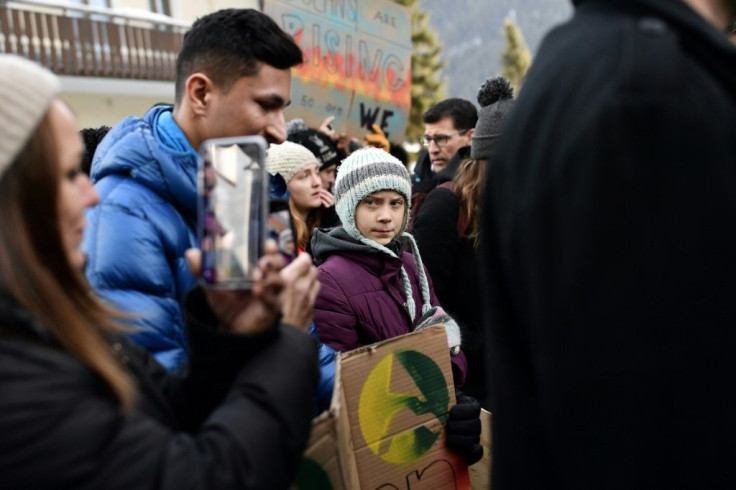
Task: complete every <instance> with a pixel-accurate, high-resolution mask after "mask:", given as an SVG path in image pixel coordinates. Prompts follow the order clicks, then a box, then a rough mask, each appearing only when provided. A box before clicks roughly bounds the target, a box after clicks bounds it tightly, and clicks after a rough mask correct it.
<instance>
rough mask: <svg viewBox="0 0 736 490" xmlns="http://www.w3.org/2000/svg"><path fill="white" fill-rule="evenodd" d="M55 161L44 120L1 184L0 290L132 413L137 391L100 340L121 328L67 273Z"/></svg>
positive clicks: (80, 280)
mask: <svg viewBox="0 0 736 490" xmlns="http://www.w3.org/2000/svg"><path fill="white" fill-rule="evenodd" d="M57 155H58V152H57V146H56V142H55V141H54V137H53V131H52V125H51V122H50V119H49V117H48V114H47V115H46V117H45V118H44V119H43V121H42V122H41V123H40V125H39V126H38V127H37V128H36V131H35V132H34V134H33V135H31V138H30V140H29V141H28V143H27V144H26V146H25V147H24V149H23V150H22V151H21V152H20V154H19V155H18V156H17V157H16V158H15V160H14V161H13V162H12V164H11V165H10V166H9V167H8V168H7V170H6V171H5V174H4V175H3V176H2V178H0V222H1V223H2V224H3V225H2V226H0V284H1V285H2V287H3V288H4V289H5V291H6V292H7V293H8V294H10V295H11V296H12V297H13V298H14V299H15V301H17V302H18V304H20V305H21V306H22V307H24V308H25V309H26V310H28V312H29V313H30V314H31V315H33V316H34V318H36V320H38V321H40V322H41V324H42V325H44V327H45V328H46V330H47V331H48V332H49V334H50V335H51V336H52V337H53V338H54V339H55V340H56V341H57V342H58V343H59V344H60V345H61V347H62V348H63V349H65V350H66V351H67V352H68V353H69V354H71V355H72V356H73V357H75V358H77V359H78V360H79V361H80V362H82V363H83V364H85V365H86V366H87V367H88V368H89V369H91V370H92V371H93V372H95V373H96V374H97V375H99V376H100V377H101V378H102V380H103V381H104V382H105V383H106V384H107V385H108V386H109V388H110V389H111V390H112V392H113V393H114V394H115V396H116V397H117V399H118V400H119V402H120V404H121V405H122V407H123V408H124V410H125V411H130V409H131V408H132V405H133V403H134V398H135V393H136V390H135V384H134V382H133V380H132V378H131V377H130V376H129V375H128V373H127V372H126V371H125V370H124V369H123V367H122V366H121V364H119V362H118V361H117V359H116V358H115V357H114V355H113V352H112V349H111V347H110V344H109V342H107V341H106V339H105V338H104V332H106V331H108V332H109V331H121V330H123V328H122V327H120V326H118V325H117V324H116V323H114V322H113V321H112V320H111V318H115V317H116V315H115V313H114V312H113V311H112V310H111V309H108V308H106V307H105V306H103V305H102V304H101V303H100V302H99V301H98V300H97V299H96V298H95V297H94V295H93V294H92V292H91V291H90V288H89V286H88V285H87V282H86V280H85V278H84V276H83V275H82V273H81V272H80V271H77V270H75V269H74V268H73V267H72V266H71V264H70V263H69V260H68V258H67V254H66V251H65V250H64V247H63V245H62V238H61V231H60V228H59V221H58V216H59V209H58V194H59V181H60V179H61V178H62V176H61V175H60V174H61V170H60V168H59V161H58V156H57ZM111 315H112V316H111ZM117 317H118V318H122V316H117Z"/></svg>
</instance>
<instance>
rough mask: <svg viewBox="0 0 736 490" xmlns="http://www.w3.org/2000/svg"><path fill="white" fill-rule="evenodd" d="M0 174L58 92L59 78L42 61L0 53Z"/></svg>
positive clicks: (20, 148)
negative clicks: (40, 62) (44, 66)
mask: <svg viewBox="0 0 736 490" xmlns="http://www.w3.org/2000/svg"><path fill="white" fill-rule="evenodd" d="M0 74H2V75H0V177H2V175H3V173H5V170H7V168H8V166H9V165H10V164H11V163H12V162H13V160H15V158H16V157H17V156H18V153H20V151H21V150H22V149H23V147H24V146H25V145H26V143H27V142H28V139H29V138H30V137H31V135H32V134H33V131H34V130H35V129H36V127H37V126H38V125H39V124H40V123H41V119H43V116H44V115H45V114H46V111H48V109H49V106H50V105H51V102H52V101H53V100H54V99H55V98H56V95H57V94H58V93H59V89H60V83H59V79H58V78H56V76H55V75H54V74H53V73H51V72H50V71H48V70H46V69H45V68H42V67H41V66H40V65H37V64H36V63H33V62H32V61H28V60H26V59H24V58H21V57H19V56H14V55H8V54H1V55H0Z"/></svg>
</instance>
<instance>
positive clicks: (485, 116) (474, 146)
mask: <svg viewBox="0 0 736 490" xmlns="http://www.w3.org/2000/svg"><path fill="white" fill-rule="evenodd" d="M478 103H479V104H480V111H478V123H477V124H476V125H475V133H473V136H472V143H471V146H470V158H475V159H482V160H488V159H489V158H490V155H491V149H492V148H493V144H494V142H495V140H496V138H498V136H500V135H501V131H503V127H504V126H505V124H506V119H508V115H509V113H510V112H511V108H512V107H513V106H514V89H513V88H512V87H511V84H509V81H508V80H506V79H505V78H504V77H496V78H489V79H488V80H486V81H485V82H483V85H481V87H480V88H479V89H478Z"/></svg>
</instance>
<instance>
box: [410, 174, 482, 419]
mask: <svg viewBox="0 0 736 490" xmlns="http://www.w3.org/2000/svg"><path fill="white" fill-rule="evenodd" d="M449 167H450V165H448V168H449ZM445 170H446V169H445ZM440 174H441V172H440ZM463 212H464V211H463ZM459 213H460V202H459V201H458V199H457V197H456V196H455V194H454V193H453V191H452V190H450V189H448V188H445V187H438V188H436V189H434V190H433V191H432V192H430V193H429V194H428V195H427V198H426V199H425V201H424V204H423V205H422V209H421V210H420V211H419V214H418V215H417V216H416V217H415V219H414V228H413V230H412V235H414V238H415V240H416V242H417V246H418V247H419V252H420V253H421V255H422V261H423V262H424V265H425V266H426V268H427V271H428V272H429V275H430V276H431V277H432V284H433V285H434V291H435V293H436V294H437V299H439V302H440V304H441V305H442V307H443V308H444V309H445V310H446V311H447V312H448V313H449V314H450V315H451V316H452V317H453V318H454V319H455V320H456V321H457V322H458V325H460V331H461V332H462V338H463V342H462V349H463V352H464V353H465V356H466V358H467V360H468V375H467V377H466V379H465V384H464V385H463V392H464V393H466V394H467V395H470V396H472V397H474V398H475V399H477V400H478V401H479V402H480V404H481V406H482V407H484V408H486V409H488V408H490V407H491V405H490V403H489V400H488V399H487V397H486V392H487V387H486V377H485V370H486V365H485V363H486V362H487V350H486V349H485V346H484V341H483V337H484V336H483V333H482V332H483V331H482V322H483V319H482V314H481V311H482V309H481V304H482V298H483V296H482V294H481V287H480V279H479V278H480V274H479V273H478V271H479V267H480V260H479V257H478V252H477V251H476V249H475V248H474V246H473V239H472V238H470V234H471V230H470V228H469V227H468V228H466V231H465V234H464V235H463V236H462V237H460V236H458V216H459Z"/></svg>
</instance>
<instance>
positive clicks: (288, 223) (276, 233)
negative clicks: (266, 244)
mask: <svg viewBox="0 0 736 490" xmlns="http://www.w3.org/2000/svg"><path fill="white" fill-rule="evenodd" d="M268 207H269V211H268V219H267V220H266V238H267V239H269V238H270V239H271V240H274V241H275V242H276V243H277V245H278V247H279V252H280V253H281V255H283V256H284V258H285V259H286V262H287V263H289V262H291V260H293V259H294V258H295V257H296V256H297V249H296V230H295V229H294V222H293V220H292V219H291V212H290V211H289V201H288V200H286V199H272V200H271V201H270V203H269V206H268Z"/></svg>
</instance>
